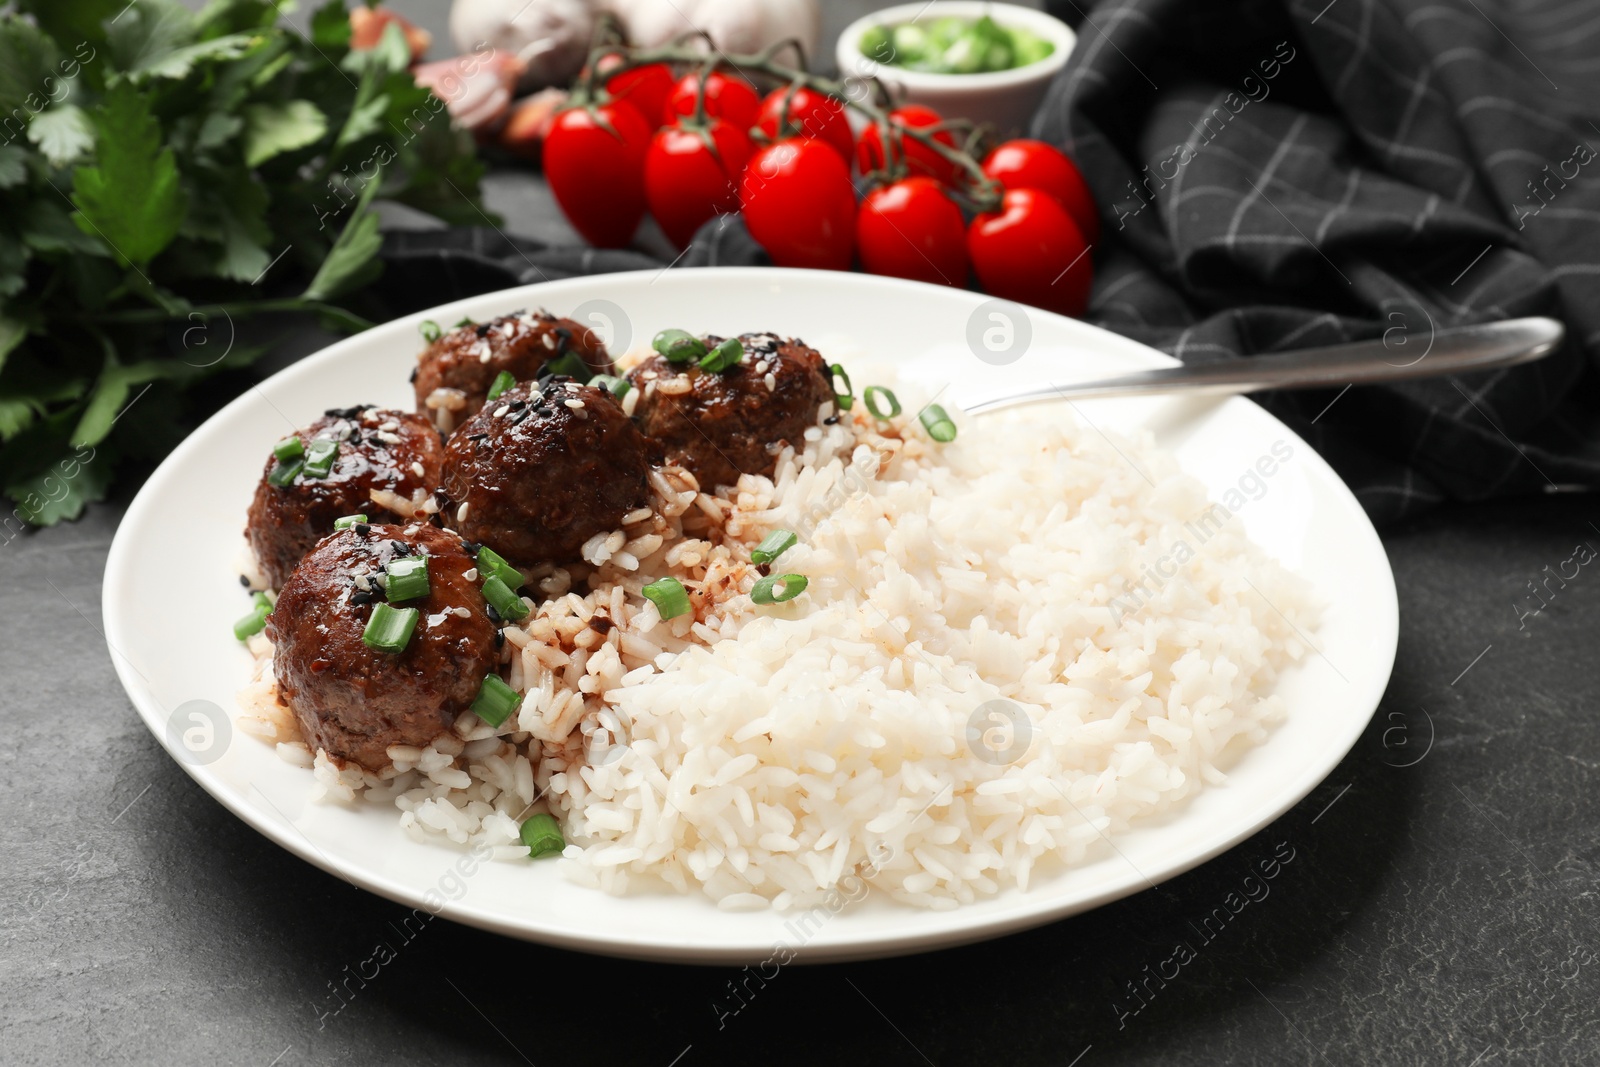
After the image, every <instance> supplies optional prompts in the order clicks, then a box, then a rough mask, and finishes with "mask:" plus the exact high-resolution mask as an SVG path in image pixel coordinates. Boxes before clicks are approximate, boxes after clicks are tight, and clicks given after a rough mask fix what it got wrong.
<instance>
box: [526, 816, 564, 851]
mask: <svg viewBox="0 0 1600 1067" xmlns="http://www.w3.org/2000/svg"><path fill="white" fill-rule="evenodd" d="M519 834H520V836H521V838H522V843H523V844H524V845H527V846H528V855H529V856H530V857H531V858H533V859H538V858H539V857H540V856H550V855H559V854H560V853H561V850H562V849H564V848H566V847H567V839H566V838H565V837H563V836H561V824H560V823H558V822H556V820H555V817H554V816H552V815H545V814H543V813H540V814H538V815H534V816H530V817H529V819H528V821H527V822H525V823H523V824H522V830H521V831H520V832H519Z"/></svg>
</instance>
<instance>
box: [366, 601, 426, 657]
mask: <svg viewBox="0 0 1600 1067" xmlns="http://www.w3.org/2000/svg"><path fill="white" fill-rule="evenodd" d="M421 615H422V613H421V612H419V611H418V610H417V609H416V608H397V607H395V606H394V605H393V604H386V603H384V602H382V601H379V602H378V603H377V604H376V605H374V606H373V609H372V618H370V619H368V620H367V626H366V629H364V630H362V631H361V643H362V644H364V645H366V646H367V647H368V648H371V649H375V650H376V651H379V652H390V653H396V654H398V653H401V652H404V651H405V650H406V646H407V645H409V644H410V643H411V635H412V633H413V632H414V631H415V630H416V628H417V619H418V618H420V617H421Z"/></svg>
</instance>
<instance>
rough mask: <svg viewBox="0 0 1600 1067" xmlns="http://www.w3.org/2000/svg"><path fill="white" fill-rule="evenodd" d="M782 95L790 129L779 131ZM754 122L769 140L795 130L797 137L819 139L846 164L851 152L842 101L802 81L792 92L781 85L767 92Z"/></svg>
mask: <svg viewBox="0 0 1600 1067" xmlns="http://www.w3.org/2000/svg"><path fill="white" fill-rule="evenodd" d="M785 99H787V100H788V104H789V107H788V116H789V120H788V125H789V126H790V127H792V129H791V130H788V131H780V130H779V129H778V119H779V116H780V115H782V114H783V111H784V101H785ZM756 125H757V126H759V127H760V128H761V131H762V132H763V133H765V134H766V135H767V136H768V137H769V138H771V139H773V140H777V139H778V137H779V134H780V133H782V134H783V136H789V135H790V134H791V133H794V132H798V135H799V136H801V137H809V138H811V139H812V140H815V141H821V142H822V143H824V144H826V145H828V146H830V147H831V148H833V150H834V151H836V152H838V153H839V156H840V158H841V159H843V160H844V162H845V166H849V165H850V159H851V157H852V155H853V154H854V150H855V143H856V142H855V136H854V135H853V134H852V133H851V132H850V119H849V118H848V117H847V116H846V115H845V109H844V105H843V104H841V103H839V101H838V100H837V99H836V98H835V97H832V96H829V95H827V94H826V93H819V92H817V91H816V90H815V89H808V88H807V87H805V86H804V85H802V86H799V87H797V88H795V89H794V90H793V91H792V92H791V91H790V89H789V87H787V86H785V87H784V88H781V89H774V90H772V92H770V93H768V94H767V95H766V98H765V99H763V100H762V101H761V111H760V113H759V114H758V115H757V118H756Z"/></svg>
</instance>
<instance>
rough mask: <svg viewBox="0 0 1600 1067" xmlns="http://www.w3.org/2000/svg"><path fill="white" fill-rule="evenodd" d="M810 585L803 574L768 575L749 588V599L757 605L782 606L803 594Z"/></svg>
mask: <svg viewBox="0 0 1600 1067" xmlns="http://www.w3.org/2000/svg"><path fill="white" fill-rule="evenodd" d="M810 584H811V581H810V579H808V578H807V577H806V576H805V575H803V574H769V575H768V576H767V577H765V578H763V579H761V580H760V581H759V582H757V583H756V584H755V585H754V586H752V587H751V589H750V599H751V600H753V601H755V602H756V603H757V604H784V603H787V602H789V601H791V600H793V599H794V598H795V597H797V596H799V595H800V594H801V593H803V592H805V591H806V586H808V585H810ZM780 586H781V587H782V588H781V589H780V588H779V587H780Z"/></svg>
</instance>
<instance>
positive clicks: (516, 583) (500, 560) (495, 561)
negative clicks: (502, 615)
mask: <svg viewBox="0 0 1600 1067" xmlns="http://www.w3.org/2000/svg"><path fill="white" fill-rule="evenodd" d="M478 573H479V574H481V575H483V576H484V577H485V578H498V579H500V580H501V581H502V582H504V583H505V586H506V588H507V589H510V590H512V591H513V592H515V591H516V590H518V589H521V588H522V583H523V582H524V581H525V580H526V579H524V578H523V577H522V572H521V571H519V570H517V568H515V567H513V566H512V565H511V564H509V563H507V562H506V561H505V557H503V556H502V555H500V553H498V552H496V551H495V550H494V549H492V548H490V547H488V546H487V545H484V546H482V547H480V548H479V549H478ZM495 610H496V611H499V610H500V609H499V608H496V609H495Z"/></svg>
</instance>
